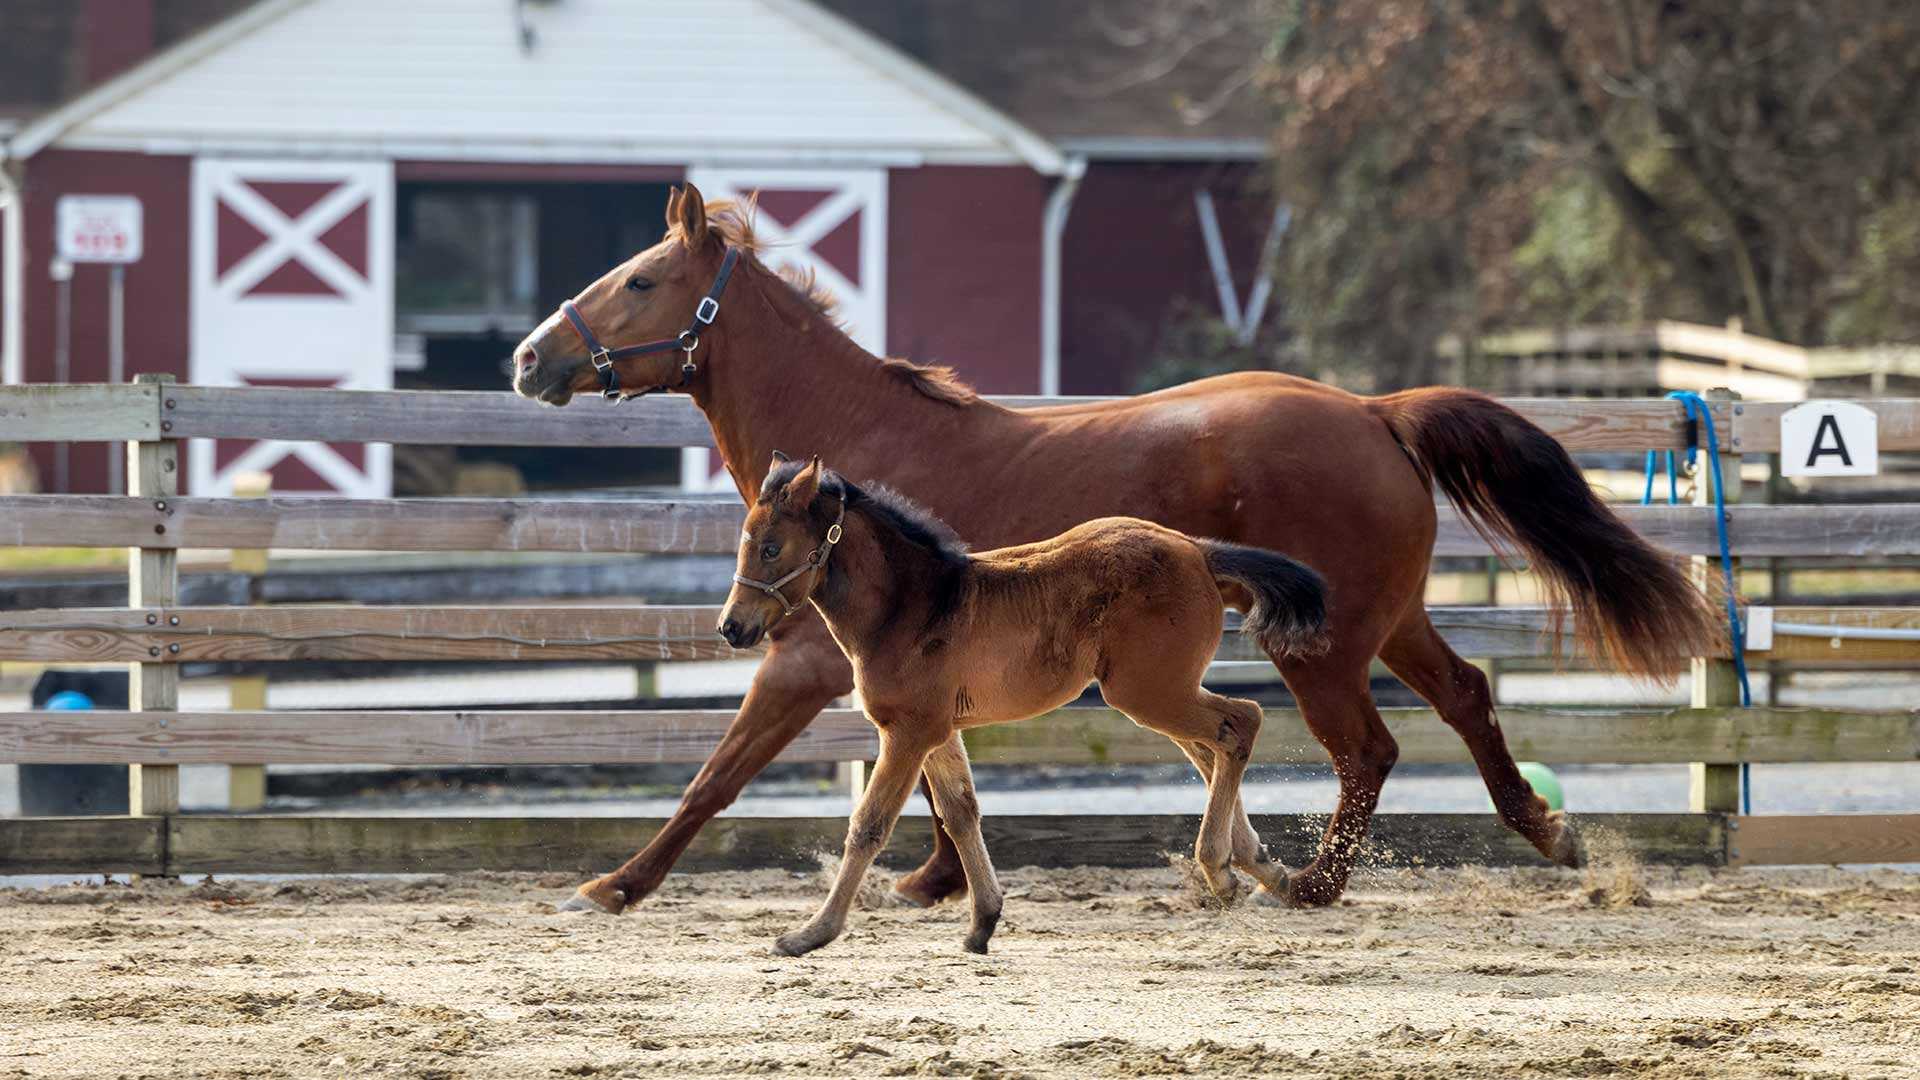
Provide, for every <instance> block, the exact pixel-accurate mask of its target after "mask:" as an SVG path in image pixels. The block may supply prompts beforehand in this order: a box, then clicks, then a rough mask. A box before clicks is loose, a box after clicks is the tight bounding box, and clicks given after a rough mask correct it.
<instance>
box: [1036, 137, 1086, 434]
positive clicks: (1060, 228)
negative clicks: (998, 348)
mask: <svg viewBox="0 0 1920 1080" xmlns="http://www.w3.org/2000/svg"><path fill="white" fill-rule="evenodd" d="M1086 174H1087V159H1086V158H1084V157H1071V158H1068V159H1067V165H1066V168H1065V169H1064V170H1063V171H1062V172H1061V174H1060V180H1059V182H1058V183H1056V184H1054V186H1053V191H1052V193H1050V194H1049V195H1048V196H1047V208H1046V212H1045V213H1044V214H1042V215H1041V225H1040V392H1041V393H1042V394H1045V395H1048V396H1053V395H1057V394H1059V393H1060V267H1061V262H1062V250H1063V248H1064V246H1065V243H1066V235H1067V215H1068V214H1069V213H1071V212H1072V210H1073V197H1074V195H1075V194H1076V193H1078V192H1079V190H1080V178H1081V177H1083V176H1085V175H1086Z"/></svg>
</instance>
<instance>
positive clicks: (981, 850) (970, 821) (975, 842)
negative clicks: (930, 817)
mask: <svg viewBox="0 0 1920 1080" xmlns="http://www.w3.org/2000/svg"><path fill="white" fill-rule="evenodd" d="M925 772H926V774H927V787H928V790H929V791H930V792H932V794H933V803H934V805H935V806H936V807H938V808H939V810H940V817H941V820H942V821H944V822H945V823H946V829H947V835H949V836H951V837H952V838H953V843H954V847H955V848H956V849H957V850H958V851H959V854H960V863H961V865H963V866H965V867H966V868H967V892H968V894H969V895H971V896H972V897H973V928H972V929H971V930H970V931H968V933H967V951H968V952H977V953H984V952H986V951H987V939H988V938H991V937H992V936H993V928H994V927H995V926H996V925H998V924H999V922H1000V880H999V878H997V877H996V876H994V873H993V862H992V860H991V859H989V858H988V857H987V841H986V838H985V837H983V836H981V835H980V800H979V799H978V798H976V797H975V796H974V793H973V769H972V768H970V767H969V766H968V765H967V746H966V744H965V743H963V742H961V741H960V733H959V732H957V731H956V732H954V734H953V737H952V738H951V739H948V740H947V741H946V742H945V743H944V744H942V745H941V746H940V748H939V749H937V750H935V751H934V752H933V753H931V754H928V755H927V761H926V765H925Z"/></svg>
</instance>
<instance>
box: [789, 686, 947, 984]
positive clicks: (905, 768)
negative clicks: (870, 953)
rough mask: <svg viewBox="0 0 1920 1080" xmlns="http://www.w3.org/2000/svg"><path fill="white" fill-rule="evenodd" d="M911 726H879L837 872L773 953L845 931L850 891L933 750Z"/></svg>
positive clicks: (815, 944) (803, 949) (807, 946)
mask: <svg viewBox="0 0 1920 1080" xmlns="http://www.w3.org/2000/svg"><path fill="white" fill-rule="evenodd" d="M912 726H913V725H912V724H911V722H906V721H903V722H901V723H899V724H897V725H894V728H895V729H896V730H889V729H888V728H887V727H882V728H881V732H880V760H879V761H878V762H877V763H875V765H874V767H873V777H872V779H870V780H869V781H868V782H867V790H866V792H865V793H864V794H863V795H862V796H861V797H860V805H859V806H858V807H856V808H854V811H853V817H852V818H851V819H849V820H848V821H847V846H846V851H845V854H844V855H843V856H842V857H841V859H840V875H839V876H838V877H836V878H835V879H834V882H833V889H832V891H831V892H829V893H828V894H827V900H826V903H824V904H822V905H820V910H819V911H818V912H816V913H815V914H814V916H813V918H812V919H811V920H810V921H808V923H807V925H805V926H803V927H801V928H800V929H798V930H795V931H794V932H792V933H790V934H782V935H781V936H780V937H779V938H778V939H777V940H775V941H774V943H773V947H774V950H775V951H776V952H780V953H783V954H785V955H787V956H799V955H800V954H801V953H808V952H812V951H813V950H815V949H817V948H819V947H820V946H822V945H825V944H826V943H827V942H829V941H832V940H833V939H834V938H837V937H839V936H840V931H842V930H844V929H846V925H847V912H848V911H849V910H851V909H852V907H853V898H854V895H855V894H856V893H858V892H859V891H860V882H861V881H862V880H863V879H864V878H865V877H866V876H867V870H868V869H869V868H871V867H872V866H873V860H874V858H875V857H876V856H878V855H879V854H880V849H882V848H884V847H886V846H887V837H888V836H891V835H892V834H893V825H894V822H896V821H898V820H899V819H900V811H901V810H902V809H904V808H905V807H906V805H907V797H908V796H909V795H912V794H913V781H914V777H916V776H918V775H920V766H921V762H922V761H923V760H925V758H926V756H927V752H928V751H929V750H931V749H932V746H930V745H929V744H928V741H927V739H926V738H924V737H922V736H918V735H916V733H914V732H912V731H911V730H907V729H910V728H911V727H912Z"/></svg>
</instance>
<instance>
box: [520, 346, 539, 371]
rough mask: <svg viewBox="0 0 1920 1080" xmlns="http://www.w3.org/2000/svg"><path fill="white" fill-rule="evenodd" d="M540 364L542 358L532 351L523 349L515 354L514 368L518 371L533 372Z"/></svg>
mask: <svg viewBox="0 0 1920 1080" xmlns="http://www.w3.org/2000/svg"><path fill="white" fill-rule="evenodd" d="M539 363H540V356H539V354H537V353H535V352H534V351H533V350H532V349H528V348H522V349H520V350H518V351H517V352H515V353H514V354H513V366H514V369H515V370H516V371H531V370H533V369H534V368H535V367H537V366H538V365H539Z"/></svg>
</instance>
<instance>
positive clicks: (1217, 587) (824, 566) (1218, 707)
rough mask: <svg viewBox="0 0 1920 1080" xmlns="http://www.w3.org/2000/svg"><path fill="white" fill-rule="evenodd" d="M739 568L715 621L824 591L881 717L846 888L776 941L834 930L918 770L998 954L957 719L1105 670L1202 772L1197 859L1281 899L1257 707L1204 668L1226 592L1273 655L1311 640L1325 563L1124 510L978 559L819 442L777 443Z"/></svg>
mask: <svg viewBox="0 0 1920 1080" xmlns="http://www.w3.org/2000/svg"><path fill="white" fill-rule="evenodd" d="M836 556H837V557H836ZM753 575H757V576H753ZM733 581H734V585H733V591H732V593H731V594H730V595H729V596H728V597H727V605H726V607H724V608H722V609H721V611H720V627H719V629H720V636H721V637H723V638H726V640H727V643H728V644H729V645H732V646H734V647H735V648H746V647H747V646H749V645H752V644H754V643H755V642H757V641H759V640H760V637H761V635H762V634H764V633H766V632H768V631H770V630H773V629H774V628H776V627H778V626H779V625H780V623H781V621H782V620H784V619H786V618H787V617H788V616H790V615H793V614H794V613H795V612H798V611H804V610H806V606H807V604H808V603H809V601H811V604H812V607H813V609H814V610H816V611H818V612H819V613H820V616H821V618H823V619H825V620H826V623H827V628H828V629H829V630H831V631H832V632H833V638H834V640H835V641H837V642H839V643H840V647H841V648H842V649H843V650H845V652H846V654H847V657H848V659H850V660H852V661H853V677H854V685H855V687H856V688H857V689H858V690H859V691H860V702H861V706H862V707H863V708H864V709H865V710H866V713H867V719H869V720H871V721H873V726H874V727H876V728H878V729H879V731H880V758H879V761H878V762H877V763H876V764H875V765H874V769H873V778H872V780H871V781H869V782H868V784H867V790H866V792H865V794H863V795H862V796H861V797H860V805H859V806H857V807H855V808H854V811H853V816H852V817H851V818H850V819H848V821H847V843H846V854H845V857H844V858H842V859H841V861H840V873H839V875H838V877H837V878H836V879H835V881H834V883H833V890H832V891H831V892H830V893H828V895H827V899H826V902H825V903H824V904H822V905H821V907H820V910H819V912H818V913H817V914H815V915H814V917H813V919H812V920H811V921H809V922H808V923H807V925H805V926H803V927H801V928H800V929H798V930H796V931H794V932H793V933H790V934H783V935H781V936H780V938H779V939H778V940H777V941H775V942H774V949H775V950H776V951H778V952H781V953H784V954H785V955H787V956H799V955H800V954H802V953H808V952H812V951H813V950H815V949H817V948H819V947H820V946H822V945H825V944H826V943H827V942H829V941H832V940H833V939H834V938H837V937H839V936H840V931H841V930H843V929H845V928H846V925H847V912H848V910H849V909H850V908H851V907H852V906H853V898H854V895H855V894H856V893H858V892H859V890H860V882H861V879H863V878H865V877H866V875H867V869H868V868H869V867H871V866H872V865H873V860H874V857H875V856H877V855H879V854H880V849H881V848H883V847H885V846H886V844H887V837H888V835H890V834H891V833H892V832H893V824H894V822H895V821H896V820H898V819H899V817H900V810H901V808H902V807H904V806H905V805H906V803H907V796H909V795H911V794H912V793H913V782H914V779H915V778H916V777H918V776H919V775H920V774H921V771H922V770H923V769H924V770H925V772H926V777H927V797H928V798H929V799H930V800H932V802H933V805H934V806H936V807H937V808H938V809H939V811H940V820H941V822H942V824H943V827H944V829H945V831H946V833H947V835H948V836H950V837H951V838H952V839H953V843H954V846H955V848H956V849H958V851H959V853H960V864H961V867H962V868H963V869H964V870H965V872H966V879H967V892H968V894H969V895H970V896H972V898H973V926H972V928H971V929H970V930H969V931H968V933H967V942H966V944H967V949H968V951H970V952H977V953H983V952H986V951H987V939H988V938H990V937H992V936H993V928H994V926H995V925H997V924H998V923H999V921H1000V884H999V882H998V881H997V880H996V879H995V877H994V873H993V863H992V862H991V861H990V860H989V859H988V857H987V845H986V841H985V840H984V839H983V838H982V837H981V835H980V805H979V802H978V801H977V800H976V799H975V798H974V793H973V771H972V770H971V769H970V768H969V767H968V765H967V748H966V745H965V744H964V743H962V742H961V741H960V732H961V731H964V730H966V729H967V728H974V727H982V726H984V725H987V724H1004V723H1007V722H1009V721H1013V720H1025V719H1029V718H1031V717H1035V716H1039V715H1040V714H1042V713H1045V712H1050V711H1052V710H1054V709H1057V708H1059V707H1060V706H1062V705H1065V704H1066V703H1067V702H1069V701H1072V700H1073V699H1074V698H1077V697H1079V696H1080V694H1081V692H1082V691H1084V690H1085V689H1086V688H1087V686H1088V685H1089V684H1091V683H1094V682H1098V683H1099V685H1100V695H1101V696H1102V697H1104V698H1106V700H1107V704H1109V705H1111V706H1113V707H1114V708H1115V709H1118V710H1119V711H1120V712H1122V713H1125V714H1126V715H1127V716H1128V717H1129V718H1130V719H1132V720H1133V722H1134V723H1136V724H1139V725H1140V726H1141V727H1144V728H1150V729H1152V730H1154V731H1158V732H1160V733H1161V734H1162V735H1165V736H1166V737H1167V738H1169V739H1172V740H1173V741H1174V743H1175V744H1176V745H1178V746H1179V747H1180V748H1181V750H1183V751H1184V752H1185V753H1186V754H1187V756H1188V757H1189V758H1190V759H1191V760H1192V761H1193V764H1194V767H1195V768H1197V769H1199V770H1200V772H1201V775H1203V776H1205V777H1206V780H1207V807H1206V812H1205V813H1204V814H1203V815H1202V816H1201V819H1200V836H1199V839H1198V840H1197V841H1196V842H1195V843H1194V848H1193V856H1194V862H1195V864H1196V865H1198V867H1199V868H1200V873H1201V875H1202V876H1203V877H1204V878H1205V879H1206V882H1207V887H1208V888H1209V889H1211V890H1212V891H1213V894H1214V896H1216V897H1218V898H1219V899H1221V900H1224V901H1228V902H1231V901H1233V900H1234V899H1236V898H1237V897H1238V895H1239V891H1240V890H1239V883H1238V882H1237V881H1236V880H1235V878H1234V876H1233V871H1232V870H1229V869H1228V868H1227V867H1228V863H1229V861H1231V862H1232V864H1233V865H1234V866H1238V867H1239V868H1241V869H1242V870H1245V871H1246V872H1247V873H1248V874H1251V875H1252V876H1253V879H1254V880H1255V881H1256V882H1258V883H1259V885H1260V892H1259V893H1258V894H1257V895H1258V896H1261V897H1267V898H1270V899H1271V900H1273V901H1275V902H1278V901H1282V900H1284V899H1285V895H1284V894H1285V891H1286V886H1287V876H1286V873H1285V871H1283V870H1281V869H1280V867H1279V866H1278V865H1276V864H1275V863H1274V862H1273V860H1272V859H1271V858H1269V857H1268V855H1267V851H1266V848H1264V847H1263V846H1261V843H1260V838H1259V836H1258V835H1256V834H1255V833H1254V831H1253V823H1252V822H1250V821H1249V820H1248V819H1247V812H1246V810H1245V808H1244V807H1242V806H1241V803H1240V776H1241V773H1243V772H1244V771H1245V770H1246V766H1247V758H1248V757H1250V756H1252V754H1253V744H1254V739H1255V738H1256V737H1257V736H1258V735H1259V733H1260V706H1259V704H1258V703H1257V702H1252V701H1246V700H1242V699H1238V698H1228V697H1221V696H1220V695H1219V694H1216V693H1213V692H1212V691H1210V690H1208V689H1206V688H1205V687H1203V686H1201V685H1200V678H1201V676H1203V675H1205V674H1206V671H1207V664H1208V662H1209V661H1211V660H1212V659H1213V652H1214V648H1215V646H1216V645H1217V644H1218V643H1219V641H1220V625H1221V617H1220V605H1221V604H1222V603H1223V602H1224V603H1226V604H1229V605H1231V606H1233V607H1237V608H1239V609H1240V610H1242V611H1244V612H1246V614H1247V618H1246V622H1245V624H1244V626H1243V627H1242V629H1244V630H1245V631H1246V632H1247V633H1249V634H1252V635H1253V636H1254V638H1255V639H1256V640H1258V641H1259V642H1260V644H1261V647H1262V648H1265V649H1268V650H1270V651H1272V652H1273V653H1274V654H1275V655H1279V656H1311V655H1314V654H1316V653H1317V652H1319V651H1320V649H1321V647H1322V646H1323V645H1324V644H1325V638H1324V636H1323V635H1324V633H1325V629H1326V596H1325V592H1324V586H1323V584H1322V583H1321V581H1320V578H1319V576H1318V575H1316V574H1315V573H1314V572H1313V571H1311V570H1309V569H1307V568H1306V567H1304V566H1301V565H1300V564H1299V563H1297V562H1294V561H1293V560H1292V559H1289V558H1287V557H1286V556H1284V555H1281V554H1278V553H1276V552H1272V551H1263V550H1261V549H1260V548H1250V547H1243V546H1241V545H1239V544H1223V543H1221V542H1219V541H1217V540H1196V539H1194V538H1193V537H1190V536H1187V535H1185V534H1184V533H1179V532H1175V531H1174V530H1172V529H1169V528H1167V527H1166V526H1164V525H1155V524H1154V523H1152V522H1150V521H1141V520H1140V519H1139V518H1121V517H1114V518H1099V519H1096V520H1094V521H1089V522H1087V523H1085V524H1083V525H1076V526H1074V527H1073V528H1071V529H1068V530H1067V531H1066V532H1064V533H1061V534H1060V535H1059V536H1056V537H1054V538H1053V539H1051V540H1045V541H1042V542H1040V543H1037V544H1022V545H1020V546H1018V547H1010V548H1003V549H1001V550H998V551H987V552H982V553H981V554H979V555H969V554H967V553H966V550H965V548H964V547H963V546H962V545H961V543H960V541H959V538H958V537H956V536H954V535H953V533H952V531H950V530H949V529H948V528H947V527H946V526H945V525H943V524H941V523H940V522H939V521H938V520H937V519H934V518H931V517H929V516H927V514H926V513H925V512H924V511H922V510H921V509H920V508H919V507H916V506H914V505H913V504H912V503H911V502H909V501H907V500H906V499H904V498H902V497H900V496H899V495H897V494H895V493H894V492H892V491H889V490H887V489H886V488H883V487H875V488H873V489H871V490H868V489H866V488H862V487H860V486H859V485H857V484H853V483H850V482H848V481H847V480H846V479H844V478H843V477H841V476H839V475H837V474H835V473H834V472H832V471H830V470H828V469H825V468H823V467H822V466H821V464H820V459H819V458H817V457H816V458H814V459H813V460H812V461H811V462H809V463H807V464H806V465H805V466H802V465H801V464H800V463H799V462H797V461H787V460H786V458H785V456H784V455H782V454H779V453H777V452H776V453H775V454H774V463H773V466H772V471H771V472H769V473H768V474H767V479H766V483H765V484H763V485H761V488H760V498H759V500H758V501H756V502H755V503H754V504H753V509H752V510H750V511H748V512H747V522H746V528H745V529H744V531H743V532H742V533H741V536H740V554H739V561H738V569H736V570H735V572H734V575H733Z"/></svg>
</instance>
